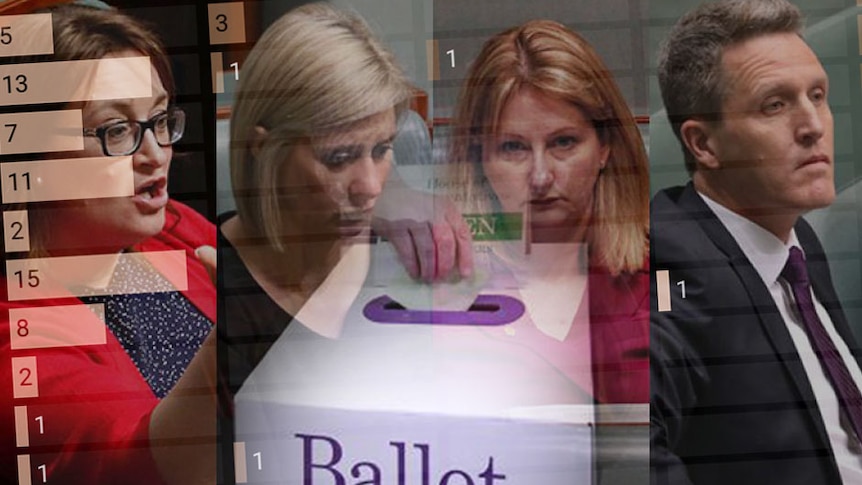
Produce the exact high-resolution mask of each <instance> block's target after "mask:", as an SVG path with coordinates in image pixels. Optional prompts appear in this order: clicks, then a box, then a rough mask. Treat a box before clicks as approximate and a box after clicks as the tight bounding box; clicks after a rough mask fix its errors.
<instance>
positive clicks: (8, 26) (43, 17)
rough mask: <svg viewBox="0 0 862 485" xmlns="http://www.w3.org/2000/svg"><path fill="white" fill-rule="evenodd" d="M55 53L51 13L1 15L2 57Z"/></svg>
mask: <svg viewBox="0 0 862 485" xmlns="http://www.w3.org/2000/svg"><path fill="white" fill-rule="evenodd" d="M53 53H54V30H53V29H52V28H51V14H50V13H35V14H29V15H3V16H0V57H9V56H31V55H40V54H53Z"/></svg>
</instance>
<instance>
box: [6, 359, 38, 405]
mask: <svg viewBox="0 0 862 485" xmlns="http://www.w3.org/2000/svg"><path fill="white" fill-rule="evenodd" d="M38 377H39V376H38V373H37V372H36V357H35V356H32V355H31V356H27V357H12V397H14V398H15V399H23V398H29V397H39V378H38Z"/></svg>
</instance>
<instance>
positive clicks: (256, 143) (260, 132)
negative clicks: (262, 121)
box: [249, 125, 269, 158]
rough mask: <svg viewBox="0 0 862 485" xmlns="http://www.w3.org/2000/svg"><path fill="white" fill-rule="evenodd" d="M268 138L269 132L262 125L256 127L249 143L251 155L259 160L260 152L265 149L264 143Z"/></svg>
mask: <svg viewBox="0 0 862 485" xmlns="http://www.w3.org/2000/svg"><path fill="white" fill-rule="evenodd" d="M267 136H269V132H268V131H266V128H264V127H262V126H260V125H258V126H255V127H254V131H253V132H252V134H251V140H250V143H249V146H250V148H251V154H252V155H254V158H258V157H259V156H260V150H261V148H262V147H263V142H265V141H266V137H267Z"/></svg>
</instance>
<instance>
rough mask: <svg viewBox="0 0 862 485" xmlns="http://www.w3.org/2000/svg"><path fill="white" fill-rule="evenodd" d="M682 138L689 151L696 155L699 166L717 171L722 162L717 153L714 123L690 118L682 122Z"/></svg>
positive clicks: (680, 132)
mask: <svg viewBox="0 0 862 485" xmlns="http://www.w3.org/2000/svg"><path fill="white" fill-rule="evenodd" d="M679 134H680V138H682V142H683V143H685V146H686V148H688V151H689V152H691V154H692V155H694V158H695V160H696V161H697V165H698V166H699V167H700V166H702V167H704V168H706V169H717V168H720V167H721V162H720V161H719V160H718V156H717V154H716V152H715V134H716V127H715V124H714V123H710V122H708V121H704V120H698V119H692V118H689V119H687V120H685V121H683V122H682V125H681V126H680V129H679Z"/></svg>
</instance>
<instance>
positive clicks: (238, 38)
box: [207, 2, 245, 45]
mask: <svg viewBox="0 0 862 485" xmlns="http://www.w3.org/2000/svg"><path fill="white" fill-rule="evenodd" d="M207 8H208V13H209V27H210V28H209V31H210V44H212V45H216V44H242V43H244V42H245V9H244V8H243V5H242V2H229V3H211V4H209V5H207Z"/></svg>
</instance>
